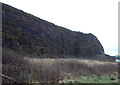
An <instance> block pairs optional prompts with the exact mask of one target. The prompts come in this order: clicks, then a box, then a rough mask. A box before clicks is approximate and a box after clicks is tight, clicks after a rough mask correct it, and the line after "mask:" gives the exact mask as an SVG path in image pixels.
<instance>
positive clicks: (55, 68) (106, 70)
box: [25, 58, 118, 83]
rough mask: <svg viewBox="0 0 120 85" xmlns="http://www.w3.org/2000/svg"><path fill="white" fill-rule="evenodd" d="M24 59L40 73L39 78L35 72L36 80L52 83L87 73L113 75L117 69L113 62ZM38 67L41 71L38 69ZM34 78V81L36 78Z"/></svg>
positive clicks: (87, 74) (86, 74)
mask: <svg viewBox="0 0 120 85" xmlns="http://www.w3.org/2000/svg"><path fill="white" fill-rule="evenodd" d="M25 59H26V60H28V61H29V62H30V64H31V65H33V66H32V67H33V69H34V72H38V73H40V75H41V74H42V77H41V78H40V77H39V76H40V75H38V73H37V76H38V77H37V79H39V81H38V82H47V83H48V82H52V83H53V82H58V81H60V80H63V79H64V78H65V77H69V78H70V79H77V78H79V77H81V76H89V75H95V76H103V75H113V74H114V73H117V71H118V65H117V63H115V62H105V61H97V60H84V59H35V58H25ZM38 69H39V70H41V71H38ZM51 77H52V78H51ZM43 79H44V80H43ZM34 80H35V81H36V79H34Z"/></svg>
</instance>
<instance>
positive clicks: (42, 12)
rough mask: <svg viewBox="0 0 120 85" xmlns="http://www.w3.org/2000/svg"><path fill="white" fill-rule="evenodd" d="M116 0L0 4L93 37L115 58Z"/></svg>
mask: <svg viewBox="0 0 120 85" xmlns="http://www.w3.org/2000/svg"><path fill="white" fill-rule="evenodd" d="M118 1H119V0H0V2H3V3H6V4H9V5H12V6H13V7H16V8H18V9H21V10H23V11H25V12H27V13H30V14H33V15H35V16H37V17H39V18H41V19H44V20H47V21H49V22H52V23H54V24H56V25H59V26H62V27H66V28H68V29H70V30H73V31H80V32H83V33H92V34H94V35H95V36H96V37H97V38H98V39H99V40H100V42H101V44H102V45H103V47H104V50H105V53H106V54H109V55H117V54H118Z"/></svg>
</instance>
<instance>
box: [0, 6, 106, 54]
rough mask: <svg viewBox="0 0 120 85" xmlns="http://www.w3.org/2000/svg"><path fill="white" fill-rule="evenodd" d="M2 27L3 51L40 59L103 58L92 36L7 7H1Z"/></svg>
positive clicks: (97, 42)
mask: <svg viewBox="0 0 120 85" xmlns="http://www.w3.org/2000/svg"><path fill="white" fill-rule="evenodd" d="M2 23H3V26H2V31H3V45H2V46H3V48H10V49H13V50H15V51H18V52H21V53H26V54H33V55H37V56H41V55H42V54H46V55H54V56H58V55H65V56H68V55H69V56H83V55H94V54H101V55H104V49H103V47H102V45H101V44H100V42H99V40H98V39H97V38H96V37H95V36H94V35H93V34H91V33H89V34H84V33H82V32H75V31H71V30H68V29H66V28H64V27H60V26H57V25H54V24H53V23H50V22H47V21H45V20H42V19H40V18H38V17H35V16H33V15H31V14H28V13H25V12H23V11H21V10H18V9H16V8H14V7H11V6H8V5H6V4H3V6H2Z"/></svg>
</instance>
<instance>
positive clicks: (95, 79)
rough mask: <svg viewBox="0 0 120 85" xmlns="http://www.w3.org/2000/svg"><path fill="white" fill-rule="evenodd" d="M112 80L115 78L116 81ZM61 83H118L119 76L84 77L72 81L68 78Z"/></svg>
mask: <svg viewBox="0 0 120 85" xmlns="http://www.w3.org/2000/svg"><path fill="white" fill-rule="evenodd" d="M111 78H114V80H111ZM60 83H114V84H115V83H118V78H117V75H112V76H100V77H98V76H93V75H89V76H82V77H80V78H76V79H71V78H69V77H66V78H65V79H64V80H62V81H60Z"/></svg>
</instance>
